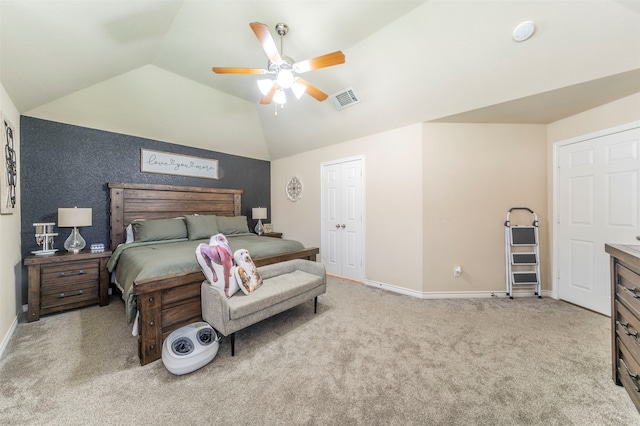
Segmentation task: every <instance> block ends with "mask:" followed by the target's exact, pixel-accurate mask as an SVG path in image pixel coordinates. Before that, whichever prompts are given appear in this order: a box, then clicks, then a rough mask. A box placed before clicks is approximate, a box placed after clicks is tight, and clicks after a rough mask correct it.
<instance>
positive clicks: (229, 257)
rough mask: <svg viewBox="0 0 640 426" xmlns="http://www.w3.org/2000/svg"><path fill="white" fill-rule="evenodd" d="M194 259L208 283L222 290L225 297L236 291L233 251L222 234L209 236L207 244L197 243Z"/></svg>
mask: <svg viewBox="0 0 640 426" xmlns="http://www.w3.org/2000/svg"><path fill="white" fill-rule="evenodd" d="M196 259H197V260H198V263H199V264H200V268H201V269H202V272H203V273H204V275H205V277H207V281H209V284H211V285H212V286H214V287H218V288H220V289H221V290H223V291H224V294H225V296H227V297H231V296H233V294H234V293H235V292H236V291H238V284H237V283H236V278H235V274H234V270H233V269H234V268H233V253H232V252H231V247H229V242H228V241H227V239H226V238H225V236H224V235H222V234H216V235H214V236H213V237H211V240H210V241H209V244H200V245H198V247H197V248H196Z"/></svg>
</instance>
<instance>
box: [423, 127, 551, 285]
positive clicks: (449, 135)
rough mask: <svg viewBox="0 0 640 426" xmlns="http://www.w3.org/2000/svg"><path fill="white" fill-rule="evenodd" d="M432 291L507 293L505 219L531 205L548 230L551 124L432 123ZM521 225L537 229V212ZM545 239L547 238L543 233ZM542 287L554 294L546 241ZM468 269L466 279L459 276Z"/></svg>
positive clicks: (428, 235) (428, 178)
mask: <svg viewBox="0 0 640 426" xmlns="http://www.w3.org/2000/svg"><path fill="white" fill-rule="evenodd" d="M423 138H424V149H423V154H424V162H423V167H424V208H423V210H424V261H423V262H424V277H425V284H424V291H425V292H426V293H450V294H451V293H453V294H460V293H466V294H469V293H476V294H479V295H483V294H484V295H489V294H490V293H492V292H494V293H496V294H498V293H499V294H501V295H504V294H505V291H506V278H505V268H506V265H505V243H504V222H505V220H506V214H507V212H508V211H509V209H510V208H512V207H528V208H530V209H532V210H533V211H534V212H536V214H537V215H538V220H539V223H540V232H541V233H544V232H545V230H546V228H547V222H548V220H547V217H546V209H547V205H546V203H547V198H546V196H547V191H546V126H545V125H535V124H457V123H442V124H437V123H430V124H425V125H424V135H423ZM517 219H518V217H517V216H515V215H513V216H511V220H512V221H513V224H530V223H531V220H532V216H531V215H530V214H525V215H521V217H520V221H517ZM543 236H544V234H543ZM540 251H541V253H540V258H541V261H542V264H541V269H542V270H541V277H542V289H543V290H545V289H549V288H550V285H549V283H550V282H551V280H550V279H549V273H548V270H547V268H548V264H549V262H548V257H547V253H548V241H547V238H546V237H544V238H541V241H540ZM455 266H461V267H462V270H463V273H462V276H460V277H454V276H453V270H454V267H455Z"/></svg>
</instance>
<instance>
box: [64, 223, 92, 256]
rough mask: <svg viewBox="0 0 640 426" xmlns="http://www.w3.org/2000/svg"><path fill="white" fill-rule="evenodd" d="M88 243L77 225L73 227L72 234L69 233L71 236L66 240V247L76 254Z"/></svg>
mask: <svg viewBox="0 0 640 426" xmlns="http://www.w3.org/2000/svg"><path fill="white" fill-rule="evenodd" d="M86 245H87V242H86V241H85V240H84V238H82V235H80V232H78V228H75V227H74V228H73V231H71V235H69V238H67V240H66V241H65V242H64V248H65V249H66V250H67V251H68V252H71V253H74V254H77V253H80V250H82V249H83V248H84V246H86Z"/></svg>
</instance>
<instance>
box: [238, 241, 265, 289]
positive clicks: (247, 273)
mask: <svg viewBox="0 0 640 426" xmlns="http://www.w3.org/2000/svg"><path fill="white" fill-rule="evenodd" d="M233 260H235V261H236V272H235V274H236V281H237V282H238V285H239V286H240V290H242V292H243V293H244V294H249V293H251V292H252V291H254V290H255V289H257V288H258V287H260V285H262V277H260V273H259V272H258V268H256V265H255V264H254V263H253V259H251V256H250V255H249V251H248V250H245V249H240V250H236V251H235V253H233Z"/></svg>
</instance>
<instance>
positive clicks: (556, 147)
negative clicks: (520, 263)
mask: <svg viewBox="0 0 640 426" xmlns="http://www.w3.org/2000/svg"><path fill="white" fill-rule="evenodd" d="M636 128H640V121H632V122H631V123H626V124H621V125H619V126H614V127H610V128H607V129H603V130H598V131H596V132H592V133H587V134H585V135H581V136H576V137H573V138H570V139H565V140H562V141H559V142H555V143H554V144H553V152H552V154H553V160H552V161H553V212H552V221H553V222H552V223H553V228H552V229H553V232H552V236H551V240H552V250H553V256H552V259H551V262H552V270H551V278H552V279H551V297H552V298H553V299H556V300H559V299H560V283H559V282H558V275H559V274H560V270H559V264H558V230H557V228H558V216H559V214H560V212H559V211H558V205H559V202H558V198H559V196H560V194H559V192H560V191H559V188H558V187H559V185H560V181H559V177H558V161H559V151H560V148H561V147H563V146H567V145H572V144H577V143H581V142H586V141H588V140H591V139H596V138H600V137H603V136H608V135H612V134H614V133H621V132H626V131H627V130H632V129H636Z"/></svg>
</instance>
